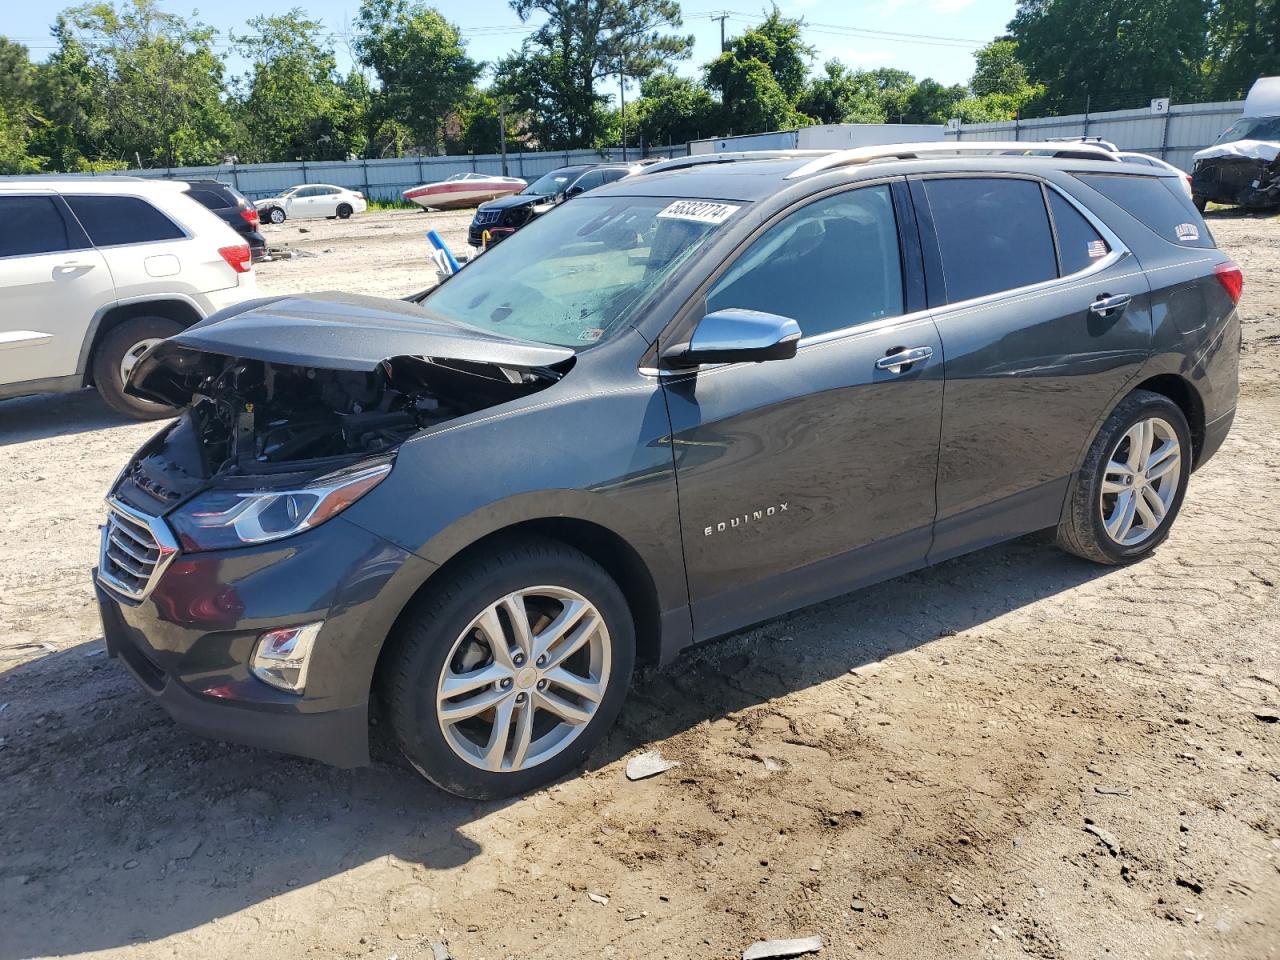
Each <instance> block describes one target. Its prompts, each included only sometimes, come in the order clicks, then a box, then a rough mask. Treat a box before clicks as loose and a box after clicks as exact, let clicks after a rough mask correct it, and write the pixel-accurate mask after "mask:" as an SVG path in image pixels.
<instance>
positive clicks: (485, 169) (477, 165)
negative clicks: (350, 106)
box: [104, 144, 685, 200]
mask: <svg viewBox="0 0 1280 960" xmlns="http://www.w3.org/2000/svg"><path fill="white" fill-rule="evenodd" d="M684 154H685V147H684V144H680V145H679V146H677V147H655V148H652V149H651V150H650V151H649V156H651V157H669V156H684ZM627 155H628V157H629V158H632V159H634V158H635V152H634V151H630V150H629V151H628V154H627ZM621 157H622V152H621V150H613V151H604V152H603V153H601V152H599V151H596V150H560V151H554V152H551V151H547V152H539V153H520V152H517V153H508V154H507V172H508V174H509V175H510V176H513V177H523V178H524V179H526V180H528V181H530V182H532V181H533V180H535V179H537V178H538V177H540V176H542V174H544V173H549V172H550V171H552V170H554V169H556V168H557V167H564V166H568V165H569V164H576V163H602V162H605V161H611V160H620V159H621ZM117 172H118V173H119V174H121V175H127V176H131V177H149V178H155V179H176V180H197V179H201V180H204V179H213V180H221V181H222V182H223V183H229V184H231V185H232V186H233V187H235V188H236V189H237V190H239V191H240V192H241V193H243V194H244V195H245V196H247V197H249V198H250V199H254V200H257V199H260V198H262V197H270V196H274V195H275V194H277V193H279V192H280V191H281V190H284V189H286V188H288V187H292V186H296V185H297V184H300V183H331V184H334V185H335V186H339V187H349V188H350V189H352V190H359V191H361V192H362V193H363V194H364V195H365V196H366V197H368V198H369V199H371V200H398V199H400V192H401V191H402V190H407V189H408V188H409V187H416V186H417V185H418V184H420V183H431V182H434V181H436V180H444V179H445V178H446V177H451V176H453V175H454V174H455V173H471V172H476V173H490V174H501V173H502V156H501V154H496V153H494V154H479V155H472V154H468V155H466V156H451V157H401V158H394V159H388V160H323V161H315V162H312V161H302V160H299V161H296V162H294V163H249V164H223V165H221V166H216V167H164V168H155V169H150V170H120V171H117ZM107 175H109V174H104V176H107Z"/></svg>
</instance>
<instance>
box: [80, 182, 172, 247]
mask: <svg viewBox="0 0 1280 960" xmlns="http://www.w3.org/2000/svg"><path fill="white" fill-rule="evenodd" d="M66 200H67V203H68V204H70V206H71V209H72V210H73V211H74V212H75V215H76V216H77V217H78V218H79V220H80V223H81V224H83V226H84V228H85V230H86V232H88V234H89V239H90V240H92V241H93V244H94V246H96V247H110V246H116V245H118V244H122V243H149V242H151V241H153V240H177V239H179V238H181V237H183V236H184V234H183V232H182V231H181V230H180V229H179V228H178V225H177V224H175V223H174V222H173V221H172V220H170V219H169V218H168V217H166V216H165V215H164V214H163V213H161V212H160V211H159V210H157V209H156V208H155V207H153V206H152V205H151V204H149V203H147V201H145V200H141V199H139V198H138V197H113V196H106V195H103V196H80V197H67V198H66Z"/></svg>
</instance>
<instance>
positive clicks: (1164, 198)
mask: <svg viewBox="0 0 1280 960" xmlns="http://www.w3.org/2000/svg"><path fill="white" fill-rule="evenodd" d="M1076 176H1077V177H1078V178H1079V179H1080V180H1081V182H1083V183H1086V184H1088V185H1089V186H1090V187H1092V188H1093V189H1094V190H1097V191H1098V192H1099V193H1100V194H1102V195H1103V196H1104V197H1106V198H1107V199H1108V200H1110V201H1111V202H1112V203H1114V204H1115V205H1116V206H1118V207H1122V208H1123V209H1124V210H1125V212H1126V213H1128V214H1129V215H1130V216H1132V217H1134V218H1135V219H1136V220H1140V221H1141V222H1142V223H1143V224H1144V225H1145V226H1146V227H1147V229H1149V230H1151V231H1152V232H1153V233H1155V234H1156V235H1157V236H1159V237H1160V238H1162V239H1164V240H1168V241H1169V242H1170V243H1176V244H1178V245H1179V246H1182V247H1213V246H1214V242H1213V237H1212V236H1211V235H1210V234H1209V228H1208V227H1206V226H1205V223H1204V219H1203V218H1202V217H1201V216H1200V214H1199V213H1198V212H1196V208H1195V207H1194V206H1192V205H1191V199H1190V198H1189V197H1187V195H1186V193H1185V192H1184V191H1183V190H1182V189H1181V187H1180V186H1179V185H1178V183H1177V182H1176V181H1175V179H1174V178H1173V177H1143V176H1124V175H1122V174H1108V173H1080V174H1076Z"/></svg>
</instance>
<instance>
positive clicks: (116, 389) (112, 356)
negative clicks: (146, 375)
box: [92, 317, 182, 420]
mask: <svg viewBox="0 0 1280 960" xmlns="http://www.w3.org/2000/svg"><path fill="white" fill-rule="evenodd" d="M181 330H182V325H181V324H180V323H178V322H176V321H174V320H170V319H168V318H167V317H134V318H132V319H131V320H126V321H124V322H123V323H121V324H118V325H117V326H115V327H112V328H111V329H110V330H108V331H107V333H106V335H105V336H104V337H103V338H102V339H101V340H100V341H98V346H97V348H96V349H95V350H94V352H93V361H92V364H93V385H94V386H95V387H97V388H98V393H99V395H100V396H101V397H102V400H103V402H104V403H105V404H106V405H107V406H108V407H110V408H111V409H112V410H114V411H115V412H116V413H118V414H120V415H121V416H125V417H129V418H130V419H131V420H163V419H164V418H166V417H175V416H177V415H178V410H177V408H176V407H170V406H166V405H165V404H162V403H150V402H149V401H147V400H139V399H138V398H137V397H131V396H129V395H128V394H126V393H125V392H124V380H123V377H122V376H121V371H120V366H121V364H122V363H123V362H124V358H125V356H126V355H127V354H128V353H130V352H131V351H133V350H135V349H136V348H137V347H138V345H139V344H141V343H143V342H144V341H146V340H163V339H165V338H166V337H172V336H173V335H174V334H175V333H178V332H179V331H181Z"/></svg>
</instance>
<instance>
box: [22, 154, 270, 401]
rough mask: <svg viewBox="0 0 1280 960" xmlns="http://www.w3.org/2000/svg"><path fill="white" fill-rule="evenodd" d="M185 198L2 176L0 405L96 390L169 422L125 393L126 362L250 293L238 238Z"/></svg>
mask: <svg viewBox="0 0 1280 960" xmlns="http://www.w3.org/2000/svg"><path fill="white" fill-rule="evenodd" d="M186 190H187V184H185V183H174V182H168V181H151V180H141V179H127V178H123V177H111V178H104V179H101V180H88V179H66V180H43V179H41V180H33V179H30V178H14V179H9V180H3V179H0V398H5V397H16V396H22V395H24V394H30V393H45V392H49V391H57V392H63V391H71V390H78V389H80V388H81V387H85V386H90V385H92V386H96V387H97V388H98V392H99V393H100V394H102V398H103V400H105V401H106V402H107V404H108V405H109V406H110V407H111V408H112V409H114V410H116V411H117V412H119V413H122V414H125V415H126V416H130V417H134V418H136V419H154V418H157V417H164V416H170V415H172V414H173V411H172V410H171V409H170V408H168V407H162V406H160V405H158V404H154V403H148V402H146V401H145V400H139V399H137V398H135V397H131V396H128V395H126V394H125V393H124V381H125V380H126V378H127V377H128V375H129V371H130V369H132V367H133V364H134V363H136V362H137V359H138V357H140V356H141V355H142V354H143V353H145V352H146V350H147V349H148V348H149V347H150V346H151V345H152V344H154V343H157V342H159V341H160V340H162V339H164V338H165V337H168V336H172V335H173V334H175V333H177V332H178V331H180V330H182V329H184V328H186V327H189V326H191V324H193V323H195V322H196V321H198V320H201V319H203V318H204V317H207V316H208V315H209V314H211V313H213V312H214V311H216V310H220V309H221V308H223V307H226V306H230V305H231V304H234V303H238V302H240V301H241V300H245V299H248V298H249V297H252V296H254V295H255V294H256V292H257V291H256V289H255V284H254V275H253V262H252V259H251V256H250V251H249V246H248V244H247V243H245V242H244V238H242V237H241V236H240V235H239V234H237V233H236V232H235V231H234V230H232V229H231V228H230V227H229V226H227V225H226V224H225V223H223V222H222V220H220V219H219V218H218V217H217V216H216V215H214V214H212V213H210V212H209V211H208V210H206V209H205V208H204V207H202V206H201V205H200V204H199V203H197V202H196V201H194V200H192V199H191V197H190V196H189V195H188V194H187V192H186Z"/></svg>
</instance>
